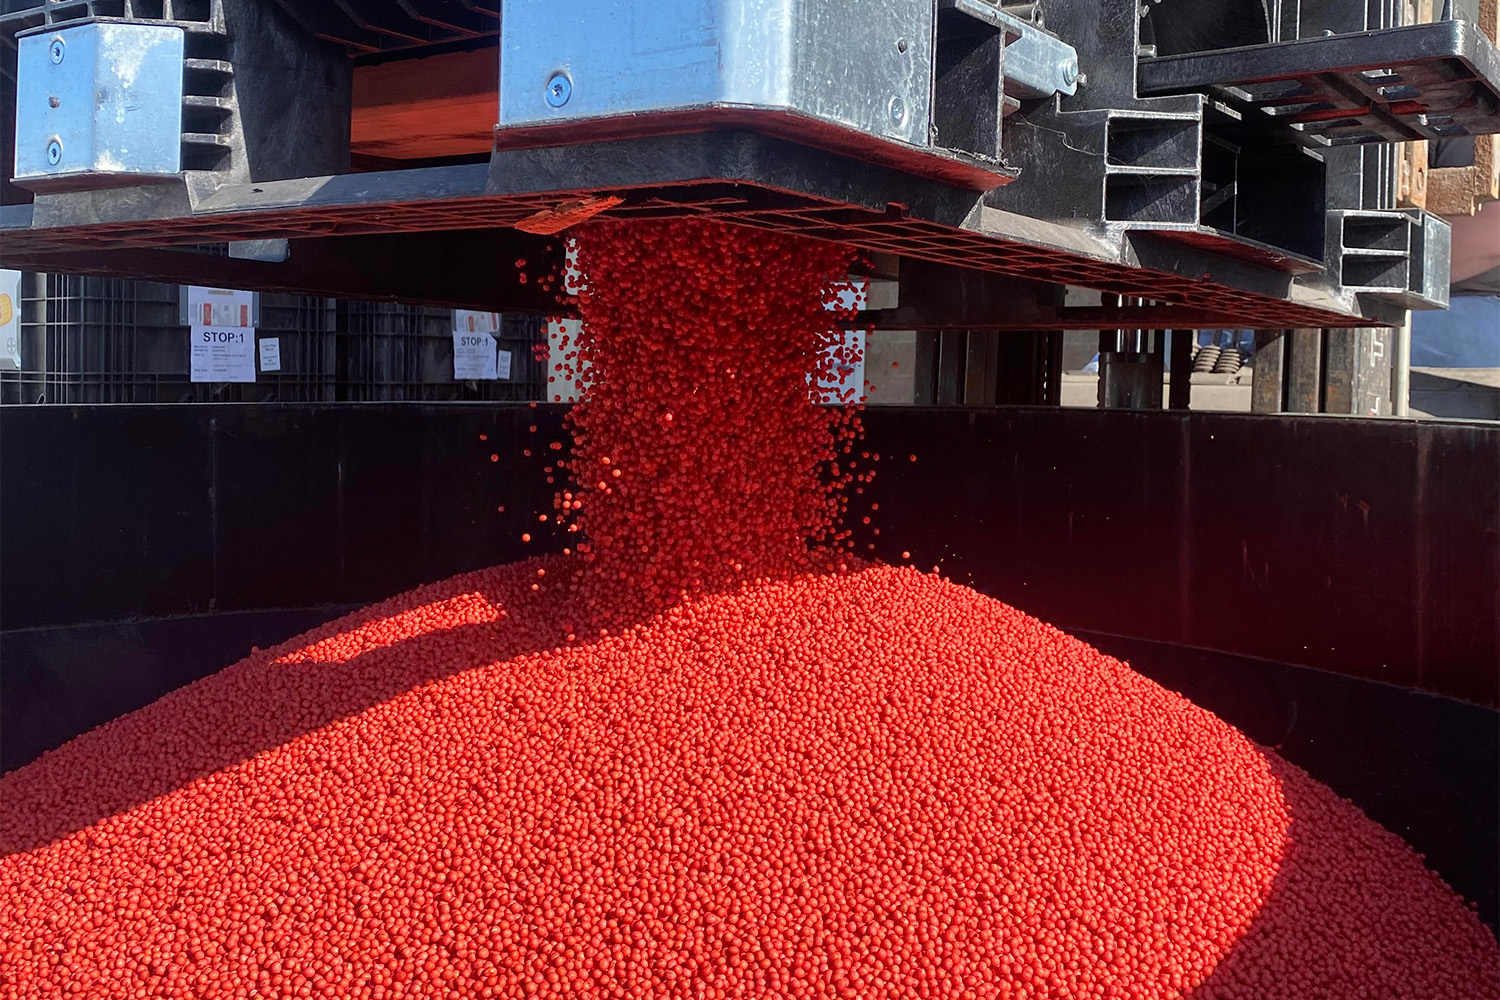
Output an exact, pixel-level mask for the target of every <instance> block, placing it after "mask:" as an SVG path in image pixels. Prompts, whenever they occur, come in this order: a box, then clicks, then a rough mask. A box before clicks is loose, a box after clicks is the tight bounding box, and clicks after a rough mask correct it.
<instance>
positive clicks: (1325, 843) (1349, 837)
mask: <svg viewBox="0 0 1500 1000" xmlns="http://www.w3.org/2000/svg"><path fill="white" fill-rule="evenodd" d="M1268 761H1269V763H1270V765H1271V770H1272V773H1273V774H1275V775H1276V776H1277V777H1278V778H1280V779H1281V782H1282V796H1283V798H1284V800H1285V802H1286V807H1287V811H1288V813H1289V814H1290V818H1291V822H1290V824H1289V825H1288V827H1287V832H1286V839H1285V842H1284V844H1283V848H1282V858H1281V868H1280V870H1279V871H1278V872H1277V875H1276V877H1275V879H1274V880H1273V882H1272V885H1271V889H1270V892H1269V893H1268V894H1267V896H1266V898H1265V900H1264V901H1263V902H1262V904H1261V906H1260V909H1259V911H1258V912H1257V913H1256V915H1255V917H1254V919H1253V920H1252V921H1251V923H1250V926H1249V927H1248V928H1246V930H1245V932H1244V933H1243V934H1242V935H1241V937H1240V938H1239V940H1238V941H1237V942H1236V944H1235V945H1234V947H1233V948H1232V949H1231V951H1230V952H1229V954H1228V955H1226V956H1225V957H1224V959H1223V960H1222V961H1220V963H1219V964H1218V966H1217V967H1216V968H1215V969H1214V971H1213V973H1212V974H1210V975H1209V977H1208V978H1207V979H1206V980H1204V981H1203V982H1202V983H1200V984H1198V986H1197V987H1196V988H1194V989H1193V990H1192V991H1191V992H1190V993H1188V994H1187V995H1186V997H1185V1000H1254V998H1257V997H1261V996H1264V995H1265V993H1266V989H1267V988H1268V987H1269V986H1270V985H1271V984H1273V983H1274V984H1275V985H1276V986H1277V987H1278V988H1279V992H1278V993H1277V995H1279V996H1288V995H1295V996H1307V997H1346V996H1349V997H1354V996H1365V995H1366V994H1365V993H1364V992H1354V993H1351V992H1350V989H1351V983H1357V982H1359V981H1360V978H1361V976H1362V975H1365V976H1368V975H1369V974H1370V973H1371V971H1372V970H1375V969H1380V970H1382V971H1383V976H1382V977H1381V978H1383V979H1384V981H1385V982H1387V983H1394V982H1401V983H1405V984H1407V985H1408V986H1409V987H1411V988H1413V990H1414V991H1413V992H1412V993H1411V994H1410V995H1412V996H1422V997H1432V998H1433V1000H1439V998H1442V1000H1447V998H1448V997H1449V996H1450V995H1451V996H1453V997H1454V1000H1457V998H1458V997H1459V996H1471V995H1474V994H1469V993H1464V994H1450V993H1448V992H1445V990H1446V989H1447V988H1450V987H1451V988H1457V987H1458V986H1460V985H1461V984H1462V985H1472V983H1473V981H1474V979H1475V978H1476V977H1477V976H1480V975H1483V974H1485V973H1486V972H1487V973H1488V975H1489V977H1490V979H1489V981H1488V984H1487V989H1488V991H1487V992H1484V993H1481V994H1479V995H1481V996H1500V968H1491V969H1489V970H1484V969H1482V968H1476V967H1475V966H1474V964H1473V963H1474V962H1475V961H1476V960H1479V956H1483V955H1484V954H1485V951H1484V946H1485V944H1486V942H1487V939H1489V938H1490V936H1491V935H1490V930H1489V928H1487V927H1486V926H1485V925H1484V924H1482V923H1480V922H1479V920H1478V919H1477V918H1476V919H1474V920H1473V921H1472V922H1470V923H1469V926H1468V927H1467V929H1466V930H1465V931H1463V932H1461V933H1458V934H1454V935H1444V936H1443V937H1442V939H1441V940H1435V939H1434V938H1433V937H1426V938H1423V937H1421V936H1420V935H1419V934H1415V933H1414V930H1415V929H1423V928H1425V929H1429V930H1434V929H1438V928H1443V927H1449V926H1451V923H1452V922H1451V919H1450V918H1451V916H1452V907H1453V906H1455V905H1456V903H1455V902H1454V901H1453V900H1451V899H1444V898H1442V896H1441V895H1440V894H1438V893H1435V892H1431V891H1428V892H1422V893H1418V894H1415V895H1416V897H1417V898H1413V895H1412V894H1408V895H1405V896H1402V895H1400V894H1399V890H1398V889H1391V886H1393V884H1394V885H1401V886H1411V885H1412V884H1413V882H1414V881H1416V882H1426V886H1425V887H1426V888H1429V889H1432V888H1436V883H1437V881H1438V880H1437V878H1436V876H1432V875H1430V874H1423V873H1422V872H1420V871H1418V870H1417V866H1418V865H1419V862H1418V861H1417V860H1416V859H1415V858H1413V859H1411V861H1410V864H1411V866H1412V869H1411V871H1409V872H1406V873H1405V876H1407V877H1400V876H1399V874H1398V873H1396V872H1394V871H1393V869H1394V868H1396V867H1398V866H1392V865H1389V864H1387V863H1386V860H1385V859H1386V857H1387V855H1386V853H1385V852H1379V851H1372V850H1371V849H1372V848H1378V847H1381V846H1384V847H1386V848H1387V849H1388V848H1389V847H1390V846H1392V845H1393V844H1395V843H1396V842H1397V841H1398V840H1399V838H1397V837H1396V836H1395V835H1394V834H1391V833H1388V832H1386V831H1385V830H1383V829H1381V828H1379V827H1377V826H1375V825H1373V824H1361V825H1360V829H1358V830H1356V831H1354V832H1352V833H1351V832H1350V828H1349V827H1348V826H1345V825H1336V824H1331V823H1329V822H1328V821H1327V819H1326V817H1325V815H1324V800H1322V799H1321V798H1320V796H1318V795H1314V794H1312V792H1311V789H1310V788H1309V787H1308V785H1307V783H1306V779H1305V778H1303V779H1301V780H1295V779H1293V780H1288V779H1289V778H1293V776H1294V774H1295V772H1296V770H1297V769H1296V768H1295V767H1294V766H1293V765H1291V764H1288V763H1286V762H1285V761H1283V760H1280V759H1279V758H1277V757H1275V756H1271V755H1268ZM1388 890H1389V891H1388ZM1351 927H1359V928H1361V929H1362V933H1360V934H1359V935H1349V934H1347V933H1344V931H1345V930H1346V929H1347V928H1351ZM1488 946H1489V947H1490V948H1491V949H1492V948H1493V944H1489V945H1488ZM1439 968H1442V969H1445V970H1446V971H1447V973H1448V974H1449V975H1448V976H1447V978H1444V977H1443V976H1441V975H1438V974H1436V973H1435V972H1434V970H1435V969H1439ZM1369 995H1370V996H1374V994H1373V993H1370V994H1369ZM1403 995H1405V994H1403Z"/></svg>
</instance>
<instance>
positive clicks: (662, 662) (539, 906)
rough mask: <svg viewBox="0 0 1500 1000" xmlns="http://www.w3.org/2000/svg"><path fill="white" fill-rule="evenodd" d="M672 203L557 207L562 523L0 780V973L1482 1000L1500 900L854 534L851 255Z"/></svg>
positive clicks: (63, 994)
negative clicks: (598, 219)
mask: <svg viewBox="0 0 1500 1000" xmlns="http://www.w3.org/2000/svg"><path fill="white" fill-rule="evenodd" d="M665 231H666V230H665V229H664V228H662V227H656V228H653V227H646V228H637V227H631V228H629V229H609V228H598V229H589V230H586V231H585V233H584V234H582V235H581V237H580V244H581V247H580V254H579V261H580V266H581V267H583V268H584V269H585V274H584V279H585V284H586V287H585V295H584V301H583V302H582V303H580V306H581V311H583V312H584V314H585V321H586V328H587V330H588V332H587V334H586V335H585V336H584V340H583V343H582V345H581V349H582V351H583V355H582V356H581V357H578V358H575V359H574V360H575V361H578V360H583V361H587V362H588V365H589V370H590V371H591V372H592V373H593V374H591V375H590V376H589V379H590V382H591V384H590V385H589V386H588V392H589V394H590V397H589V398H590V400H591V402H590V404H586V405H584V406H581V407H580V408H579V410H578V411H577V415H576V416H575V422H576V426H577V430H578V434H579V435H580V437H581V438H582V439H583V440H582V441H581V442H580V446H579V448H578V449H577V451H576V453H575V458H574V459H573V465H574V466H575V467H574V468H572V469H571V470H570V471H571V472H572V474H573V483H572V485H571V486H569V487H567V488H566V489H564V490H562V491H561V492H560V493H559V502H558V510H556V511H554V512H551V513H545V512H544V513H543V514H542V515H540V516H542V517H546V518H552V517H557V518H562V519H563V520H565V521H566V522H567V523H568V524H570V525H572V526H574V527H576V528H577V529H578V530H577V531H576V532H573V533H571V535H570V536H569V537H570V538H571V539H573V545H570V547H569V548H570V551H569V552H568V553H567V554H564V555H559V556H549V557H546V558H543V559H535V560H530V561H527V562H524V563H520V564H515V565H511V566H505V567H500V568H496V569H491V570H486V571H482V572H478V573H473V574H468V575H464V576H459V577H455V578H453V579H451V580H447V581H444V582H441V583H437V584H433V585H430V586H427V587H423V588H420V589H418V590H415V591H413V592H411V593H408V594H405V595H402V596H400V597H397V598H394V599H392V600H390V601H387V602H385V603H383V604H380V605H376V606H374V607H371V608H368V609H366V610H364V611H362V612H358V613H356V614H353V615H349V616H347V617H345V618H343V619H340V620H339V621H336V622H332V623H330V624H328V625H326V626H323V627H322V628H319V629H317V630H314V631H313V632H311V633H309V634H307V635H305V636H302V637H299V638H297V639H294V640H291V641H289V642H287V643H285V644H283V645H281V646H279V647H277V648H275V649H271V650H266V651H258V652H255V653H253V654H252V655H251V656H250V657H249V658H247V659H246V660H244V661H242V662H240V663H238V664H235V665H233V666H231V667H229V668H227V669H226V670H224V671H222V672H220V673H218V674H216V675H214V676H212V677H209V678H207V679H205V680H203V681H200V682H198V683H196V684H193V685H191V686H188V687H186V688H183V689H181V690H179V691H176V692H174V693H172V694H170V695H168V696H167V697H165V698H163V699H162V700H160V701H158V702H156V703H155V704H153V705H151V706H149V707H147V708H145V709H143V710H141V711H139V712H136V713H134V714H131V715H128V716H125V717H123V718H120V719H118V720H116V721H114V722H111V723H109V724H108V725H105V726H103V727H101V728H99V729H96V730H94V731H93V732H91V733H88V734H85V735H84V736H82V737H79V738H78V739H76V740H74V741H72V742H70V743H68V744H66V745H65V746H63V747H61V748H59V749H57V750H55V751H53V752H51V753H49V754H47V755H45V756H43V757H42V758H40V759H39V760H37V761H36V762H34V763H33V764H31V765H28V766H26V767H24V768H21V769H19V770H17V771H15V772H13V773H11V774H9V775H6V776H5V777H3V778H0V1000H38V998H53V997H59V998H72V997H88V998H101V1000H102V998H109V1000H134V998H185V1000H186V998H192V1000H219V998H262V1000H269V998H278V1000H279V998H283V997H285V998H301V997H323V998H375V1000H386V998H398V997H410V998H441V1000H470V998H476V997H480V998H488V997H578V996H583V997H602V998H610V1000H640V998H655V997H682V998H695V1000H696V998H711V1000H720V998H729V997H807V998H814V997H817V998H824V997H826V998H849V1000H856V998H857V1000H865V998H886V997H892V998H895V997H900V998H937V997H961V998H986V1000H989V998H1000V1000H1168V998H1171V1000H1179V998H1187V1000H1357V998H1368V1000H1376V998H1379V1000H1388V998H1389V1000H1500V947H1497V944H1496V941H1495V938H1494V937H1493V936H1492V935H1491V934H1490V932H1489V931H1488V930H1487V929H1486V928H1485V927H1484V925H1483V924H1482V923H1481V922H1480V921H1479V920H1478V918H1477V917H1476V916H1475V915H1474V914H1473V912H1472V911H1471V910H1470V909H1469V908H1468V907H1466V906H1465V904H1464V903H1463V901H1462V900H1460V899H1459V898H1458V897H1457V896H1456V895H1455V894H1454V893H1453V892H1452V891H1451V890H1450V889H1449V888H1448V887H1447V886H1446V885H1444V884H1443V882H1442V881H1441V880H1440V879H1439V878H1438V877H1437V876H1435V875H1434V874H1432V873H1431V872H1429V871H1428V870H1427V869H1426V868H1425V867H1424V865H1423V863H1422V860H1421V859H1420V858H1419V857H1418V856H1417V855H1416V854H1415V853H1414V852H1413V851H1412V850H1411V848H1410V847H1408V846H1407V845H1406V844H1404V843H1403V842H1402V841H1401V840H1400V839H1399V838H1397V837H1395V836H1394V835H1392V834H1390V833H1387V832H1385V831H1384V830H1382V829H1380V828H1379V827H1378V826H1377V825H1375V824H1374V823H1372V822H1370V821H1369V820H1368V819H1367V818H1366V817H1364V816H1363V815H1362V814H1361V813H1360V812H1359V810H1358V809H1357V808H1355V807H1354V806H1353V805H1352V804H1350V803H1348V802H1346V801H1344V800H1342V799H1340V798H1339V797H1338V796H1337V795H1336V794H1334V793H1333V792H1332V791H1330V790H1329V789H1327V788H1326V787H1324V786H1322V785H1320V784H1319V783H1317V782H1316V781H1314V780H1312V779H1311V778H1309V777H1308V776H1307V775H1306V774H1305V773H1303V772H1302V771H1300V770H1298V769H1297V768H1295V767H1293V766H1291V765H1290V764H1288V763H1286V762H1285V761H1283V760H1281V759H1280V758H1278V757H1277V756H1276V755H1275V754H1274V753H1272V752H1270V751H1267V750H1265V749H1263V748H1260V747H1257V746H1255V745H1254V744H1252V743H1251V742H1249V741H1248V740H1247V739H1245V737H1244V736H1242V735H1241V734H1240V733H1239V732H1237V731H1236V730H1235V729H1233V728H1232V727H1230V726H1228V725H1226V724H1225V723H1223V722H1222V721H1220V720H1219V719H1217V718H1216V717H1215V716H1213V715H1212V714H1210V713H1208V712H1206V711H1203V710H1202V709H1199V708H1197V707H1195V706H1193V705H1192V704H1191V703H1189V702H1187V701H1186V700H1184V699H1182V698H1180V697H1178V696H1177V695H1174V694H1172V693H1170V692H1168V691H1165V690H1164V689H1162V688H1160V687H1159V686H1157V685H1156V684H1154V683H1152V682H1151V681H1148V680H1146V679H1145V678H1143V677H1141V676H1140V675H1138V674H1136V673H1134V672H1133V671H1131V670H1130V669H1129V668H1128V667H1127V666H1125V665H1124V664H1121V663H1119V662H1118V661H1115V660H1112V659H1110V658H1108V657H1105V656H1103V655H1101V654H1099V653H1098V652H1096V651H1095V650H1093V649H1091V648H1090V647H1088V646H1087V645H1085V644H1083V643H1082V642H1079V641H1078V640H1075V639H1072V638H1070V637H1069V636H1067V635H1064V634H1063V633H1061V632H1058V631H1057V630H1055V629H1053V628H1051V627H1049V626H1047V625H1045V624H1043V623H1041V622H1039V621H1037V620H1035V619H1033V618H1030V617H1028V616H1026V615H1025V614H1023V613H1021V612H1019V611H1017V610H1015V609H1013V608H1010V607H1007V606H1005V605H1004V604H1001V603H1000V602H997V601H994V600H992V599H989V598H986V597H983V596H981V595H979V594H977V593H975V592H973V591H972V590H969V589H967V588H965V587H962V586H958V585H956V584H953V583H951V582H949V581H946V580H943V579H941V578H940V577H938V576H936V575H927V574H922V573H919V572H918V571H917V570H915V569H913V568H909V567H906V568H893V567H882V566H873V565H868V564H862V563H858V562H857V561H855V560H854V559H853V558H852V556H851V555H850V554H849V553H847V552H845V551H842V550H841V546H842V545H843V543H844V536H843V534H842V532H841V531H840V530H839V529H838V528H837V521H836V518H837V517H838V515H839V513H840V510H841V507H842V506H843V505H844V503H845V501H846V500H847V498H848V495H849V493H850V492H852V491H857V490H858V488H859V487H858V484H859V483H860V482H861V481H862V479H861V477H863V476H866V475H867V470H865V469H863V468H859V467H854V468H851V467H850V465H849V462H850V460H851V459H857V458H858V457H859V455H860V454H861V453H860V452H858V451H857V450H856V449H857V445H855V444H854V443H853V424H852V420H851V417H850V415H849V414H848V413H847V412H843V411H839V410H837V409H834V410H829V409H823V408H819V407H818V406H816V405H815V403H814V402H813V398H812V395H811V392H810V390H809V387H808V384H807V378H806V373H807V371H809V370H811V368H812V367H816V365H817V363H818V362H817V361H816V359H817V358H818V357H819V356H820V354H819V352H820V351H822V350H824V349H825V348H826V347H827V345H828V344H829V343H831V340H830V339H829V331H828V330H827V329H826V327H827V326H829V324H830V317H832V319H834V320H836V319H838V318H839V317H838V314H837V313H836V312H828V311H826V309H825V305H826V304H827V303H828V302H831V301H832V292H831V289H833V288H834V287H835V286H836V285H837V282H838V280H839V277H840V274H841V268H842V266H843V264H842V261H841V259H840V258H838V257H837V256H836V255H834V254H832V252H831V251H824V250H821V249H819V247H817V246H816V245H811V244H809V245H802V244H797V243H794V242H792V241H790V240H788V239H787V238H785V237H778V236H772V235H768V234H760V233H755V232H752V231H749V230H744V231H740V230H727V229H726V230H720V229H717V228H716V227H712V226H708V225H706V224H695V227H694V229H693V236H694V238H693V239H692V240H679V241H678V242H676V243H672V242H670V241H669V242H665V243H663V242H662V241H661V239H662V237H661V233H662V232H665ZM653 241H655V243H654V246H655V250H654V251H652V253H654V256H642V255H643V254H646V253H647V249H646V248H648V247H651V246H653ZM612 248H613V249H612ZM731 251H734V252H733V253H731ZM799 259H802V260H812V261H814V262H816V273H817V274H819V275H821V277H819V279H818V280H816V281H815V280H811V279H807V280H805V281H802V280H801V279H798V278H796V269H795V268H792V267H790V264H791V262H795V261H796V260H799ZM736 261H738V262H739V264H740V266H741V267H742V270H740V271H736V270H734V268H733V267H732V266H731V265H733V264H735V262H736ZM648 264H649V265H650V266H646V265H648ZM632 268H633V269H634V270H633V271H632ZM719 268H724V269H727V270H723V271H721V272H719V273H718V274H717V277H715V269H719ZM631 273H634V274H635V275H637V277H636V278H635V279H634V280H632V281H630V282H625V281H623V280H616V279H619V278H622V277H624V276H625V275H627V274H631ZM601 275H610V276H611V280H610V281H608V282H606V281H604V280H601ZM755 275H764V276H767V278H768V280H766V281H764V282H759V283H754V282H750V281H748V280H747V277H753V276H755ZM715 280H716V281H718V282H719V284H720V285H721V286H722V287H720V289H719V290H718V291H717V292H715V291H714V290H713V287H712V285H713V282H714V281H715ZM799 281H800V283H798V282H799ZM770 287H774V288H775V289H777V291H776V292H774V293H773V292H770V291H766V292H765V293H764V294H765V295H767V296H772V295H775V296H783V297H784V299H785V300H784V301H781V300H778V301H780V305H778V306H777V307H776V308H775V309H772V308H770V307H768V306H762V305H757V304H755V303H751V304H748V305H746V304H743V303H741V304H739V305H737V306H736V307H735V308H736V311H735V312H734V314H733V315H734V317H735V319H734V320H733V321H732V322H729V323H728V324H727V325H725V326H724V327H722V328H721V329H718V332H717V333H715V332H714V330H715V329H716V328H715V327H714V325H713V324H712V322H711V321H709V320H703V319H695V318H694V316H697V315H703V314H713V311H714V310H715V309H717V308H718V307H719V304H720V303H721V301H722V300H723V299H725V298H729V299H731V300H734V301H735V302H739V300H740V299H742V298H751V299H753V298H755V296H757V295H760V294H762V293H761V291H760V290H761V289H766V288H770ZM693 296H697V298H693ZM626 299H628V300H630V302H632V303H633V302H641V303H651V302H657V303H659V304H661V305H662V306H663V308H662V309H661V310H651V309H646V308H636V307H635V306H634V305H630V304H628V303H627V302H626V301H623V300H626ZM783 308H784V309H785V310H788V311H791V312H794V313H795V314H796V315H797V316H798V317H799V324H800V325H798V326H793V325H787V326H784V327H778V328H776V329H778V330H779V331H780V332H779V333H778V334H777V336H778V337H780V338H781V340H780V341H778V343H777V345H776V346H774V347H772V348H770V349H768V355H769V356H770V358H771V359H772V360H771V361H768V362H767V363H768V364H772V365H773V366H774V367H775V369H776V372H777V378H776V379H770V378H769V377H765V378H763V377H762V374H761V373H759V372H758V370H757V369H756V367H755V366H756V364H757V362H756V360H755V357H756V355H755V342H754V337H753V336H750V334H751V333H752V332H753V324H756V323H766V324H768V325H770V326H773V327H774V325H775V322H776V320H775V316H774V315H773V314H780V313H781V311H782V309H783ZM658 316H666V317H672V318H670V319H665V320H661V321H660V325H655V324H657V322H658V321H657V319H655V318H653V317H658ZM619 337H635V338H639V339H641V340H643V341H644V340H647V339H651V338H655V339H658V340H666V341H670V342H672V343H677V342H678V341H681V342H682V343H683V344H684V345H685V346H683V347H682V349H677V348H673V347H670V346H667V347H658V348H647V347H646V346H644V345H636V346H634V347H628V348H627V347H625V346H620V347H619V348H618V349H616V347H613V346H611V338H619ZM689 344H696V345H697V346H699V347H701V348H702V349H701V350H692V349H688V347H687V346H686V345H689ZM629 352H637V356H638V357H639V359H640V363H641V364H648V365H655V366H657V367H658V369H659V370H657V371H655V372H654V374H653V373H651V372H645V371H637V370H636V368H635V367H634V365H632V364H626V365H625V367H623V368H621V367H617V366H616V362H624V361H625V360H628V358H629V357H630V356H631V355H630V353H629ZM704 366H709V367H715V366H717V367H716V369H715V370H712V371H702V370H698V369H701V368H703V367H704ZM622 379H624V380H635V381H634V382H633V383H632V384H633V385H634V386H635V387H634V388H633V389H631V390H630V391H629V392H616V393H614V394H613V395H611V390H612V389H613V388H617V387H618V385H619V381H618V380H622ZM708 384H713V385H714V387H715V399H716V400H717V402H715V401H714V400H713V399H706V400H698V399H695V398H694V397H695V396H696V395H697V394H698V392H699V387H700V386H703V385H708ZM653 386H667V387H669V388H666V389H661V390H660V391H656V392H651V391H648V390H649V389H650V388H651V387H653ZM726 394H728V395H726ZM631 400H634V402H631ZM726 407H728V408H731V409H735V410H738V411H743V413H742V415H740V416H739V417H736V416H734V415H732V414H725V413H723V412H721V411H722V410H723V409H724V408H726ZM668 414H670V415H671V416H672V420H670V421H669V420H667V419H666V417H667V415H668ZM700 421H702V422H704V423H702V424H700V423H699V422H700ZM679 422H681V424H682V426H679ZM778 440H780V441H782V442H783V447H785V448H788V449H791V450H792V453H791V454H780V453H778V451H777V449H776V444H775V443H776V442H777V441H778ZM495 445H496V443H495V442H490V443H489V444H487V445H486V447H487V448H492V447H494V446H495ZM515 446H516V447H518V448H519V447H521V446H522V444H521V443H515ZM716 449H719V450H716ZM741 449H743V450H741ZM731 452H732V453H731ZM606 458H607V459H608V460H609V461H608V462H605V461H604V459H606ZM768 463H769V464H768ZM694 469H697V470H699V471H700V473H701V475H700V476H698V477H697V478H696V479H695V477H694V476H693V474H692V473H693V470H694ZM615 470H619V472H620V475H618V476H616V475H615V474H614V471H615ZM695 482H696V483H697V484H698V488H697V489H694V488H693V484H694V483H695ZM762 484H764V485H762ZM855 495H857V492H856V493H855ZM575 504H581V506H575ZM565 505H566V506H565ZM622 574H623V575H622ZM611 602H613V603H611Z"/></svg>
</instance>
